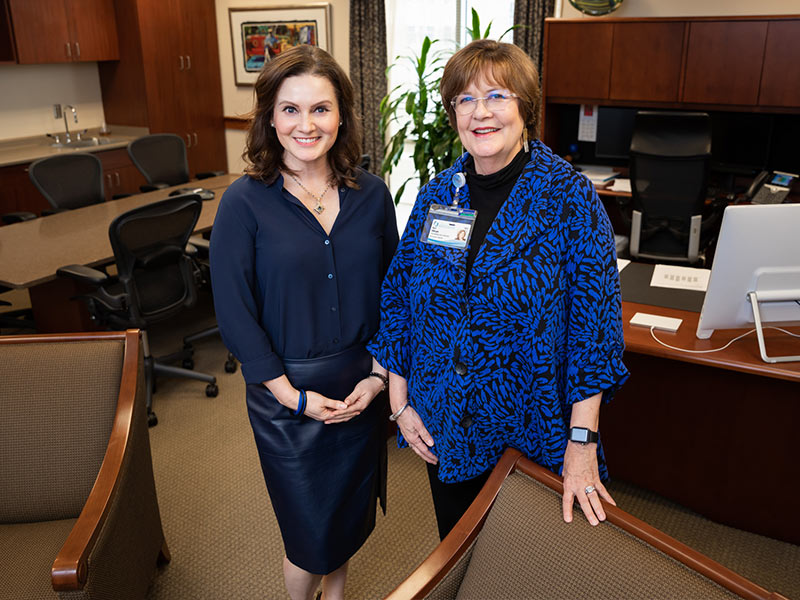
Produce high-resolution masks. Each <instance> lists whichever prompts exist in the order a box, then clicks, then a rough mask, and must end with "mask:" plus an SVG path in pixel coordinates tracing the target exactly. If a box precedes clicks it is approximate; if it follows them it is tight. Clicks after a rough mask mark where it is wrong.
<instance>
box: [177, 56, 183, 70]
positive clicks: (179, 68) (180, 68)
mask: <svg viewBox="0 0 800 600" xmlns="http://www.w3.org/2000/svg"><path fill="white" fill-rule="evenodd" d="M178 58H179V59H180V61H181V66H180V67H178V70H179V71H183V55H181V56H179V57H178Z"/></svg>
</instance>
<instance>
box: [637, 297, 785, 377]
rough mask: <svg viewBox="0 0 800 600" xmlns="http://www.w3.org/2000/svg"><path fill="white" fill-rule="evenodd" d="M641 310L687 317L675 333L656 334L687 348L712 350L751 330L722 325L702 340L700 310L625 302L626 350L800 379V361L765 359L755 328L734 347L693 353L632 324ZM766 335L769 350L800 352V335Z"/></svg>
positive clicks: (721, 367)
mask: <svg viewBox="0 0 800 600" xmlns="http://www.w3.org/2000/svg"><path fill="white" fill-rule="evenodd" d="M637 312H645V313H649V314H656V315H661V316H664V317H676V318H678V319H683V323H681V326H680V328H679V329H678V331H676V332H675V333H670V332H667V331H655V335H656V337H658V339H659V340H661V341H662V342H664V343H665V344H669V345H670V346H675V347H676V348H683V349H687V350H712V349H714V348H720V347H722V346H724V345H725V344H727V343H728V342H729V341H730V340H732V339H733V338H735V337H736V336H738V335H741V334H742V333H745V332H746V331H748V330H747V329H720V330H717V331H715V332H714V334H713V335H712V336H711V337H710V338H709V339H707V340H701V339H698V338H697V336H696V335H695V332H696V331H697V322H698V321H699V320H700V313H696V312H689V311H686V310H677V309H674V308H662V307H660V306H650V305H647V304H636V303H634V302H623V303H622V322H623V332H624V336H625V348H626V351H629V352H636V353H639V354H647V355H649V356H656V357H660V358H669V359H672V360H679V361H682V362H688V363H694V364H699V365H705V366H710V367H717V368H720V369H729V370H732V371H739V372H742V373H750V374H753V375H761V376H764V377H773V378H776V379H784V380H786V381H794V382H800V362H791V363H780V364H770V363H766V362H764V361H763V360H761V355H760V354H759V351H758V338H756V334H755V332H754V333H751V334H750V335H748V336H747V337H745V338H742V339H741V340H738V341H736V342H734V343H733V344H731V346H730V347H728V348H726V349H725V350H722V351H720V352H710V353H708V354H692V353H690V352H681V351H680V350H673V349H670V348H667V347H665V346H662V345H661V344H659V343H658V342H656V341H655V340H654V339H653V337H652V336H651V334H650V328H649V327H639V326H636V325H631V324H630V320H631V317H633V315H635V314H636V313H637ZM785 329H788V330H789V331H792V332H794V333H800V328H798V327H787V328H785ZM764 339H765V341H766V344H767V352H768V353H769V354H774V355H780V354H800V350H798V349H799V348H800V339H798V338H792V337H790V336H788V335H786V334H784V333H781V332H779V331H775V330H773V329H767V330H765V331H764Z"/></svg>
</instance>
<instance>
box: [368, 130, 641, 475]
mask: <svg viewBox="0 0 800 600" xmlns="http://www.w3.org/2000/svg"><path fill="white" fill-rule="evenodd" d="M465 158H466V156H462V157H461V158H460V159H459V160H457V161H456V163H455V164H454V165H453V166H452V167H451V168H450V169H448V170H446V171H444V172H443V173H441V174H439V176H437V177H436V178H435V179H434V180H432V181H431V182H430V183H428V184H427V185H425V186H424V187H423V188H422V189H421V190H420V193H419V195H418V197H417V201H416V205H415V206H414V209H413V211H412V213H411V216H410V218H409V221H408V225H407V226H406V230H405V233H404V234H403V237H402V239H401V241H400V245H399V246H398V248H397V252H396V254H395V256H394V259H393V261H392V264H391V266H390V267H389V271H388V273H387V275H386V278H385V279H384V283H383V289H382V299H381V326H380V329H379V331H378V333H377V334H376V336H375V337H374V338H373V340H372V341H371V342H370V344H369V349H370V351H371V352H372V354H373V356H375V357H376V358H377V359H378V361H379V362H380V363H381V364H382V365H383V366H385V367H386V368H388V369H389V370H390V371H392V372H394V373H397V374H399V375H402V376H403V377H405V378H406V379H407V380H408V391H409V400H410V402H411V404H412V406H414V408H415V409H416V410H417V412H418V413H419V415H420V417H421V418H422V420H423V422H424V423H425V425H426V427H427V428H428V431H430V433H431V435H432V436H433V439H434V441H435V445H434V447H433V452H434V454H436V455H437V456H438V457H439V465H440V466H439V477H440V479H441V480H442V481H446V482H452V481H463V480H465V479H469V478H472V477H475V476H477V475H479V474H481V473H483V472H484V471H486V470H488V469H491V468H492V467H493V466H494V465H495V464H496V463H497V461H498V460H499V458H500V455H501V454H502V452H503V450H504V449H505V448H506V447H508V446H511V447H514V448H517V449H519V450H520V451H521V452H523V453H524V454H525V455H527V456H528V457H530V458H531V459H533V460H534V461H536V462H538V463H539V464H541V465H543V466H545V467H547V468H549V469H551V470H553V471H554V472H557V473H560V472H561V469H562V466H563V457H564V450H565V448H566V435H567V429H568V427H569V419H570V414H571V408H572V403H574V402H579V401H581V400H585V399H586V398H589V397H591V396H593V395H595V394H597V393H598V392H600V391H603V392H604V400H606V401H607V400H609V399H610V398H611V396H612V394H613V392H614V390H615V389H616V388H617V387H618V386H619V385H621V384H622V382H623V381H624V380H625V379H626V378H627V373H628V372H627V369H626V368H625V365H624V364H623V363H622V351H623V348H624V344H623V339H622V320H621V303H620V295H619V275H618V271H617V263H616V254H615V250H614V235H613V232H612V230H611V225H610V223H609V220H608V216H607V215H606V213H605V210H604V209H603V207H602V205H601V204H600V202H599V200H598V199H597V195H596V193H595V190H594V187H593V186H592V184H591V183H590V182H589V181H588V180H587V179H586V178H585V177H584V176H583V175H580V174H579V173H577V172H575V171H574V170H573V168H572V167H571V166H570V165H569V164H568V163H566V162H565V161H563V160H562V159H560V158H558V157H557V156H555V155H554V154H553V153H552V152H551V151H550V149H549V148H547V147H546V146H545V145H544V144H542V143H541V142H538V141H537V142H534V143H533V145H532V150H531V160H530V162H529V163H528V164H527V165H526V167H525V169H524V171H523V173H522V175H521V176H520V178H519V180H518V181H517V183H516V185H515V186H514V189H513V191H512V192H511V195H510V196H509V198H508V199H507V200H506V201H505V202H504V203H503V206H502V207H501V208H500V212H499V213H498V215H497V217H496V218H495V220H494V222H493V223H492V227H491V229H490V230H489V232H488V233H487V235H486V238H485V240H484V243H483V246H482V247H481V248H480V250H479V252H478V255H477V256H476V258H475V262H474V264H473V266H472V270H471V271H470V273H469V275H467V273H466V269H465V265H466V252H465V251H462V250H455V249H451V248H444V247H440V246H434V245H431V244H427V243H424V242H421V241H420V234H421V230H422V226H423V225H424V222H425V218H426V215H427V212H428V207H429V206H430V204H432V203H439V204H450V203H451V201H452V198H453V193H454V188H453V186H452V183H451V180H452V177H453V174H454V173H456V172H458V171H463V170H464V169H463V164H464V160H465ZM460 201H461V204H462V205H463V206H469V190H468V189H467V188H466V187H465V188H463V189H462V191H461V195H460ZM465 415H470V417H471V418H470V419H468V420H465V419H464V416H465ZM465 424H469V426H467V427H465V426H464V425H465ZM399 443H400V445H405V440H403V439H402V436H400V439H399ZM598 454H599V457H598V458H599V464H600V475H601V477H602V478H603V479H605V478H606V477H607V470H606V467H605V463H604V460H603V452H602V448H599V449H598Z"/></svg>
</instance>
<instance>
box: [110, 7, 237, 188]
mask: <svg viewBox="0 0 800 600" xmlns="http://www.w3.org/2000/svg"><path fill="white" fill-rule="evenodd" d="M114 6H115V10H116V13H117V16H118V18H119V19H120V22H121V23H123V22H124V23H126V27H125V28H124V29H122V30H121V31H120V46H121V49H122V58H121V60H119V61H118V62H114V63H103V64H101V65H100V67H99V72H100V85H101V88H102V93H103V108H104V111H105V117H106V121H108V122H109V123H116V124H120V125H133V126H141V127H147V128H149V129H150V132H151V133H174V134H177V135H179V136H180V137H181V138H183V140H184V142H185V143H186V148H187V152H188V157H189V169H190V171H191V172H192V173H193V174H194V173H197V172H201V171H215V170H227V158H226V152H225V130H224V121H223V112H222V87H221V81H220V71H219V52H218V46H217V28H216V15H215V8H214V0H169V1H164V0H115V2H114Z"/></svg>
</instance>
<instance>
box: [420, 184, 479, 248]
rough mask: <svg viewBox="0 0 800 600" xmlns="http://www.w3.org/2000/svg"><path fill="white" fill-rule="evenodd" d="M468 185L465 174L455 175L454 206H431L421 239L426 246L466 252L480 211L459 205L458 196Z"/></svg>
mask: <svg viewBox="0 0 800 600" xmlns="http://www.w3.org/2000/svg"><path fill="white" fill-rule="evenodd" d="M466 183H467V178H466V176H465V175H464V173H456V174H454V175H453V187H455V189H456V193H455V195H454V196H453V202H452V204H450V205H449V206H448V205H445V204H431V206H430V208H429V209H428V216H427V218H426V219H425V226H424V227H423V228H422V236H421V237H420V239H421V240H422V241H423V242H425V243H426V244H434V245H436V246H445V247H447V248H455V249H457V250H465V249H466V248H467V246H468V245H469V240H470V238H471V237H472V229H473V226H474V225H475V219H476V217H477V216H478V211H477V210H475V209H472V208H462V207H461V206H459V204H458V196H459V194H460V193H461V188H463V187H464V186H465V185H466Z"/></svg>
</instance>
